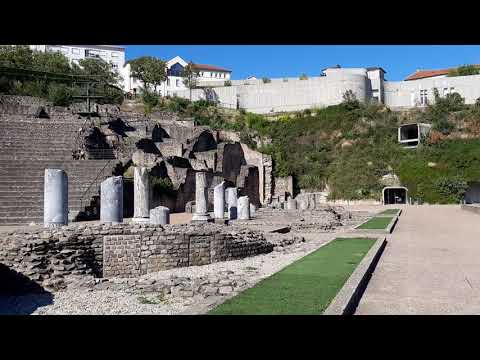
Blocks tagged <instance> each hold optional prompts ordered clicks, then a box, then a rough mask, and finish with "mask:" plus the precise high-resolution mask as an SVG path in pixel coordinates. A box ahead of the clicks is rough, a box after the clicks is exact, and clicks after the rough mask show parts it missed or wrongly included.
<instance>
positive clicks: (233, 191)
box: [225, 187, 238, 220]
mask: <svg viewBox="0 0 480 360" xmlns="http://www.w3.org/2000/svg"><path fill="white" fill-rule="evenodd" d="M225 197H226V198H227V210H228V218H229V219H230V220H235V219H236V218H237V212H238V211H237V188H233V187H231V188H227V189H226V190H225Z"/></svg>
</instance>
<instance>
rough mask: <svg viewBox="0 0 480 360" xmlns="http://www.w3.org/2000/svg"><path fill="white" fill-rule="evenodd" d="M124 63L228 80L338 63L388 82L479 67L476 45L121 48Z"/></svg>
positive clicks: (310, 71) (311, 71)
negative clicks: (167, 64)
mask: <svg viewBox="0 0 480 360" xmlns="http://www.w3.org/2000/svg"><path fill="white" fill-rule="evenodd" d="M125 46H126V57H127V60H129V59H133V58H136V57H139V56H143V55H149V56H156V57H159V58H161V59H163V60H169V59H171V58H173V57H174V56H176V55H179V56H181V57H182V58H183V59H185V60H186V61H190V60H191V61H193V62H196V63H200V64H210V65H217V66H221V67H225V68H227V69H230V70H232V71H233V72H232V79H245V78H246V77H248V76H250V75H253V76H256V77H264V76H266V77H270V78H274V77H296V76H299V75H301V74H302V73H306V74H307V75H308V76H318V75H319V74H320V71H321V70H322V69H324V68H326V67H329V66H335V65H337V64H339V65H341V66H342V67H368V66H381V67H383V68H384V69H385V71H386V72H387V74H386V75H385V78H386V79H387V80H390V81H395V80H403V79H404V78H405V77H407V76H408V75H410V74H411V73H413V72H414V71H415V70H416V69H441V68H446V67H453V66H457V65H464V64H480V46H478V45H475V46H471V45H468V46H467V45H451V46H450V45H449V46H447V45H435V46H434V45H408V46H407V45H125Z"/></svg>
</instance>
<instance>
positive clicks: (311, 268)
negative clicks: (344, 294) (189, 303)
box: [209, 238, 375, 315]
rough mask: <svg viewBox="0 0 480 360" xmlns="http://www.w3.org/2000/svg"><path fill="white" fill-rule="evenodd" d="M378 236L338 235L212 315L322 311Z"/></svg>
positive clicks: (285, 313)
mask: <svg viewBox="0 0 480 360" xmlns="http://www.w3.org/2000/svg"><path fill="white" fill-rule="evenodd" d="M374 242H375V239H370V238H345V239H342V238H338V239H335V240H333V241H332V242H331V243H329V244H327V245H325V246H323V247H321V248H320V249H318V250H316V251H314V252H313V253H311V254H309V255H307V256H305V257H303V258H302V259H300V260H298V261H296V262H294V263H293V264H291V265H289V266H287V267H286V268H284V269H283V270H281V271H279V272H277V273H275V274H273V275H272V276H270V277H269V278H267V279H264V280H262V281H260V282H259V283H258V284H257V285H255V286H254V287H252V288H250V289H247V290H245V291H243V292H242V293H240V294H238V295H237V296H235V297H233V298H231V299H229V300H227V301H226V302H224V303H223V304H221V305H219V306H217V307H216V308H215V309H213V310H211V311H210V312H209V314H212V315H315V314H316V315H319V314H321V313H322V312H323V311H324V310H325V309H326V308H327V307H328V305H329V304H330V303H331V302H332V300H333V299H334V297H335V295H337V293H338V291H340V289H341V288H342V286H343V284H344V283H345V282H346V281H347V279H348V278H349V277H350V275H351V274H352V273H353V271H354V270H355V268H356V267H357V265H358V263H359V262H360V261H361V260H362V259H363V257H364V256H365V254H366V253H367V252H368V250H369V249H370V247H371V246H372V245H373V244H374Z"/></svg>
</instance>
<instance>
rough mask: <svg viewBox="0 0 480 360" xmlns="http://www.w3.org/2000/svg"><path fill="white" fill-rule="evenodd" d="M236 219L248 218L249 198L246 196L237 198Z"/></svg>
mask: <svg viewBox="0 0 480 360" xmlns="http://www.w3.org/2000/svg"><path fill="white" fill-rule="evenodd" d="M238 219H239V220H250V199H249V198H248V196H241V197H239V198H238Z"/></svg>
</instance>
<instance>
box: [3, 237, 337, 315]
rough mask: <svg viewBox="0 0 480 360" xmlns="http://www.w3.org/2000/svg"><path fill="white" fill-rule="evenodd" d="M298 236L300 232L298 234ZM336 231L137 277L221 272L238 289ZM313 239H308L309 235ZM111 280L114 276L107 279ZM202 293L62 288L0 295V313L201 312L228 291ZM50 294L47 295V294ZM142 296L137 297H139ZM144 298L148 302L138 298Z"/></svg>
mask: <svg viewBox="0 0 480 360" xmlns="http://www.w3.org/2000/svg"><path fill="white" fill-rule="evenodd" d="M302 235H303V234H302ZM337 235H338V234H337V233H327V234H304V236H305V238H306V239H312V240H307V241H306V242H305V243H299V244H294V245H291V246H289V247H288V251H285V252H281V251H274V252H272V253H270V254H264V255H258V256H254V257H250V258H245V259H242V260H233V261H225V262H219V263H214V264H209V265H204V266H191V267H185V268H177V269H171V270H165V271H160V272H157V273H152V274H147V275H144V276H142V278H143V279H163V278H168V277H169V276H171V275H176V276H179V277H191V278H196V277H200V276H207V275H210V274H216V273H220V272H222V271H223V272H225V271H231V272H233V275H235V276H238V277H239V278H243V279H244V280H246V283H247V284H246V285H245V286H244V287H243V288H242V289H241V290H243V289H245V288H248V287H251V286H252V285H254V284H255V283H257V282H258V281H260V280H261V279H263V278H265V277H268V276H270V275H272V274H274V273H275V272H277V271H279V270H281V269H282V268H283V267H285V266H287V265H288V264H290V263H292V262H294V261H295V260H297V259H299V258H301V257H303V256H305V255H306V254H307V253H309V252H311V251H313V250H315V249H317V248H318V247H320V246H321V245H323V244H325V243H326V242H327V241H328V240H331V239H333V238H335V237H336V236H337ZM313 238H314V239H313ZM111 281H115V279H112V280H111ZM237 293H238V292H233V293H231V294H230V295H228V296H215V297H207V298H204V297H203V296H194V297H191V298H180V297H174V296H172V295H166V296H165V297H163V298H158V297H157V296H155V295H153V294H150V295H145V296H141V295H139V294H132V293H128V292H126V291H113V290H97V289H68V290H65V291H59V292H57V293H55V294H36V295H35V294H30V295H24V296H2V297H0V314H34V315H35V314H39V315H71V314H76V315H87V314H88V315H119V314H122V315H127V314H132V315H134V314H158V315H174V314H201V313H205V312H206V311H208V310H209V309H210V308H212V307H213V306H214V305H216V304H218V303H221V302H223V301H225V300H226V299H227V298H228V297H230V296H234V295H235V294H237ZM52 295H53V296H52ZM142 298H143V301H142ZM145 299H147V301H149V302H155V303H151V304H148V303H142V302H145Z"/></svg>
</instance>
